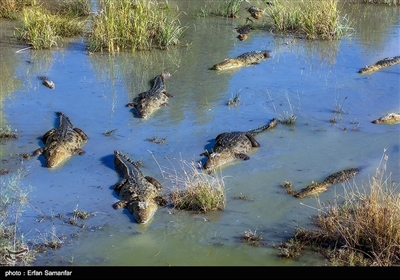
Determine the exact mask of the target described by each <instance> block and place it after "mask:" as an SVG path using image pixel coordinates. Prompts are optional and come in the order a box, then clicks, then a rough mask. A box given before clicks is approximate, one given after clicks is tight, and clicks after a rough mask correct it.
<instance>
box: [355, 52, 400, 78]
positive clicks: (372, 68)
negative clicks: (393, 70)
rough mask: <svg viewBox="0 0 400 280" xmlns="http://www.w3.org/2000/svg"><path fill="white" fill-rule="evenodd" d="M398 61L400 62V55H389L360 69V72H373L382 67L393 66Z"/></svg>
mask: <svg viewBox="0 0 400 280" xmlns="http://www.w3.org/2000/svg"><path fill="white" fill-rule="evenodd" d="M398 63H400V56H394V57H387V58H384V59H382V60H379V61H378V62H377V63H374V64H371V65H367V66H365V67H364V68H362V69H360V71H358V73H360V74H367V73H372V72H375V71H378V70H380V69H382V68H386V67H389V66H393V65H395V64H398Z"/></svg>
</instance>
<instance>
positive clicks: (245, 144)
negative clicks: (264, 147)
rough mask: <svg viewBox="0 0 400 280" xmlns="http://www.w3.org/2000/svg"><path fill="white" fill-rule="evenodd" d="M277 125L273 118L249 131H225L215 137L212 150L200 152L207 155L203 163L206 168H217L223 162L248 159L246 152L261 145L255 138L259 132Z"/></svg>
mask: <svg viewBox="0 0 400 280" xmlns="http://www.w3.org/2000/svg"><path fill="white" fill-rule="evenodd" d="M276 125H277V120H276V119H272V120H271V121H270V122H269V123H268V124H267V125H264V126H262V127H259V128H257V129H253V130H249V131H247V132H241V131H234V132H224V133H221V134H219V135H218V136H217V137H216V138H215V144H214V147H213V150H212V152H209V151H205V152H204V153H202V154H200V155H201V156H206V157H207V160H206V162H205V163H204V165H203V168H204V169H215V168H217V167H219V166H221V165H223V164H226V163H228V162H232V161H234V160H236V159H242V160H248V159H250V157H249V156H248V155H247V154H246V153H247V152H248V151H250V150H251V148H253V147H260V143H258V142H257V140H256V139H255V138H254V136H255V135H256V134H258V133H261V132H263V131H265V130H267V129H270V128H273V127H275V126H276Z"/></svg>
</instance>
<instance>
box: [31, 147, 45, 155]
mask: <svg viewBox="0 0 400 280" xmlns="http://www.w3.org/2000/svg"><path fill="white" fill-rule="evenodd" d="M43 152H44V148H39V149H36V150H35V151H34V152H33V153H32V156H38V155H41V154H42V153H43Z"/></svg>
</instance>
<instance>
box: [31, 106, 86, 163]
mask: <svg viewBox="0 0 400 280" xmlns="http://www.w3.org/2000/svg"><path fill="white" fill-rule="evenodd" d="M57 116H58V117H59V118H60V121H59V125H58V128H52V129H50V130H49V131H47V132H46V133H45V134H44V135H43V136H42V138H41V139H42V141H43V143H44V144H45V146H44V147H42V148H39V149H37V150H35V151H34V152H33V155H34V156H38V155H41V154H43V155H44V157H45V158H46V167H56V166H58V165H60V164H61V163H63V162H65V161H66V160H68V159H69V158H70V157H71V156H73V155H75V154H78V155H83V154H84V153H85V151H84V150H82V147H83V146H84V145H85V143H86V140H88V139H89V138H88V136H87V135H86V134H85V132H83V130H81V129H79V128H77V127H73V125H72V123H71V121H70V119H69V118H68V117H67V116H66V115H64V114H63V113H61V112H57Z"/></svg>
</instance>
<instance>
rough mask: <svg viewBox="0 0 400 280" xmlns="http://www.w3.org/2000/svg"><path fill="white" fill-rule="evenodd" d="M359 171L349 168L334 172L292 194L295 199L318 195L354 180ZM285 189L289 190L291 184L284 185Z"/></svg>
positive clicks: (359, 168)
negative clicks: (332, 187) (339, 184)
mask: <svg viewBox="0 0 400 280" xmlns="http://www.w3.org/2000/svg"><path fill="white" fill-rule="evenodd" d="M360 170H361V167H358V168H350V169H345V170H341V171H338V172H335V173H333V174H331V175H329V176H328V177H326V178H325V179H324V180H323V181H322V182H312V183H311V184H310V185H308V186H307V187H306V188H304V189H301V190H300V191H298V192H294V196H295V197H297V198H304V197H307V196H312V195H319V194H321V193H323V192H324V191H326V190H328V188H329V187H330V186H332V185H336V184H338V183H343V182H346V181H348V180H350V179H351V178H354V177H355V176H356V175H357V174H358V173H359V172H360ZM285 187H286V188H287V187H289V188H291V184H288V183H287V182H286V183H285Z"/></svg>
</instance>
